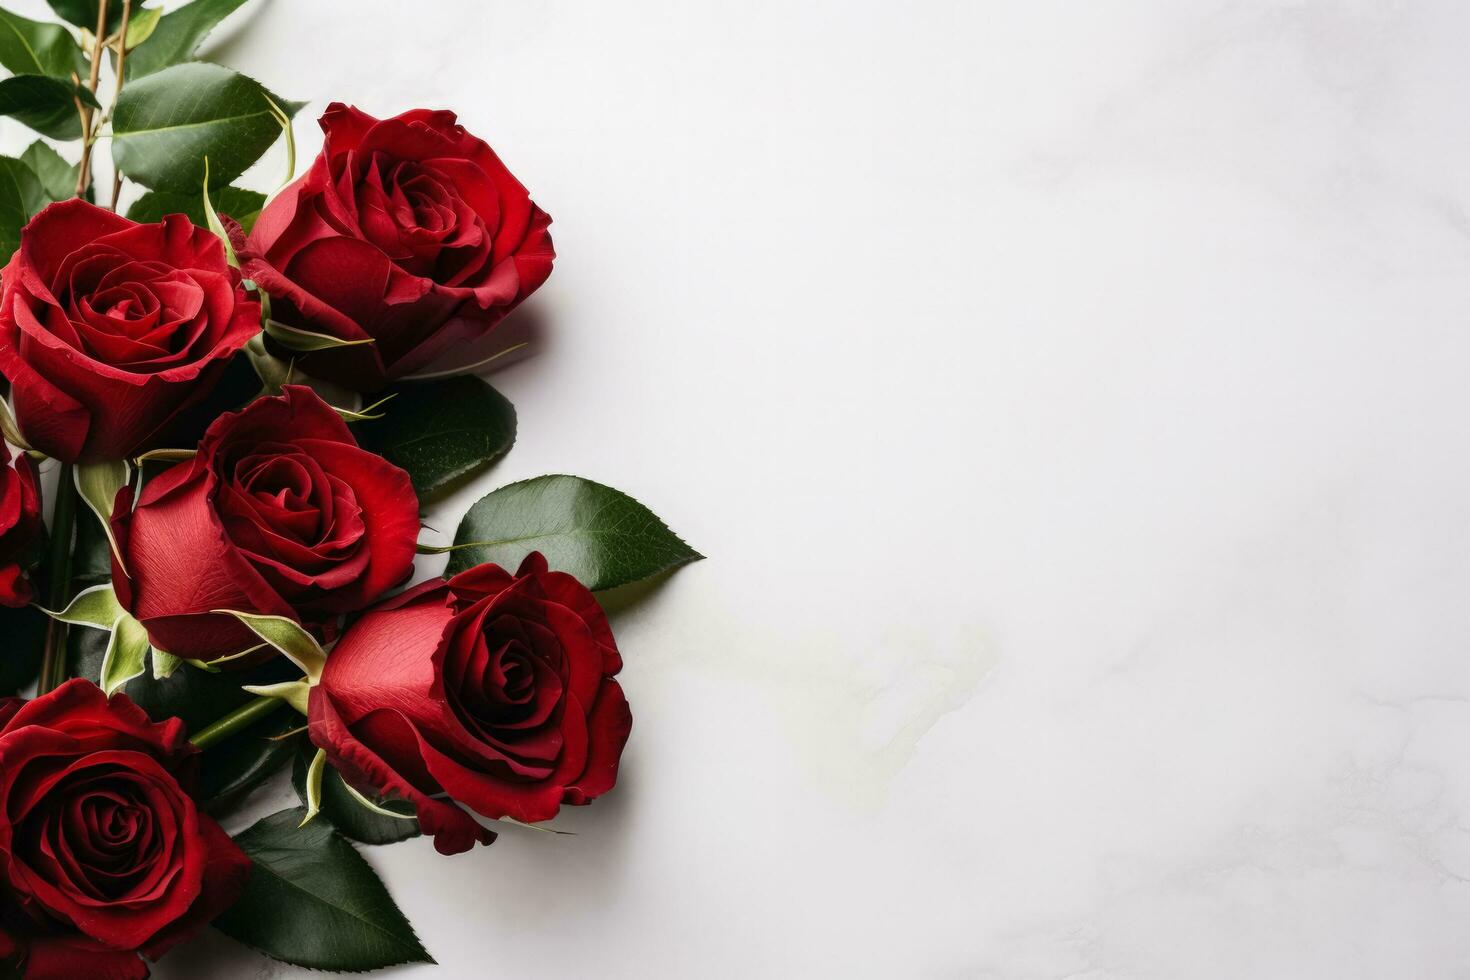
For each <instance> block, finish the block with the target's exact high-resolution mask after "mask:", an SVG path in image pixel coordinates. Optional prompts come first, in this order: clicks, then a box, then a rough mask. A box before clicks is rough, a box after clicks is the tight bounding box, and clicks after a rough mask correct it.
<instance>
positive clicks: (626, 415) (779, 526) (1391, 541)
mask: <svg viewBox="0 0 1470 980" xmlns="http://www.w3.org/2000/svg"><path fill="white" fill-rule="evenodd" d="M18 6H20V7H21V9H23V10H26V11H29V10H31V9H32V8H37V7H39V3H30V4H25V5H18ZM249 9H250V10H251V11H252V13H253V16H252V17H251V18H250V19H249V20H250V22H249V23H248V25H247V24H245V23H244V20H245V18H243V17H237V18H235V19H232V20H231V21H230V23H229V25H227V28H226V29H225V30H223V31H222V32H221V34H220V35H219V37H218V38H217V40H216V43H214V44H213V45H212V46H211V49H210V50H209V51H208V52H207V53H209V54H210V55H211V56H212V57H215V58H217V59H218V60H221V61H223V62H225V63H227V64H230V65H232V66H233V67H236V68H238V69H240V70H243V71H246V72H248V73H250V74H253V75H255V76H257V77H259V78H260V79H261V80H262V81H264V82H266V83H267V84H268V85H269V86H271V87H272V88H274V89H275V90H276V91H278V92H280V93H281V94H282V95H285V96H287V97H291V98H301V99H308V98H309V99H312V100H313V101H312V103H311V105H310V106H309V107H308V109H307V110H304V111H303V112H302V113H301V115H300V116H299V117H298V118H299V120H300V122H299V124H298V126H297V129H298V135H299V139H300V142H301V144H302V149H303V156H304V158H305V157H307V156H309V154H310V153H312V152H314V151H315V150H316V148H317V147H318V146H319V142H320V136H319V133H318V132H317V131H316V127H315V124H314V121H313V120H314V118H315V116H316V115H317V114H319V112H320V110H321V109H322V108H323V107H324V105H325V104H326V102H328V101H330V100H333V99H341V100H344V101H349V102H353V103H356V104H357V105H359V106H360V107H362V108H363V109H365V110H367V111H369V112H372V113H375V114H379V115H388V114H392V113H394V112H397V111H400V110H403V109H407V108H410V107H416V106H428V107H446V108H453V109H456V110H457V111H458V112H459V113H460V115H461V118H462V121H463V122H464V123H465V124H466V125H467V126H468V127H469V128H470V129H471V131H473V132H475V133H477V134H479V135H480V136H482V137H484V138H486V139H487V140H488V141H489V142H491V143H492V144H493V145H494V146H495V147H496V148H497V150H498V151H499V152H500V153H501V154H502V156H503V157H504V159H505V160H506V161H507V163H508V164H509V166H510V167H511V168H512V170H513V171H514V172H515V173H516V174H517V175H519V176H520V177H521V178H522V180H523V181H524V182H525V183H526V184H527V185H528V187H529V188H530V189H531V191H532V193H533V195H534V196H535V198H536V200H537V201H538V202H539V203H541V204H542V205H543V206H544V207H545V208H546V209H547V210H548V211H549V212H550V213H551V214H552V215H553V216H554V217H555V224H554V226H553V234H554V237H555V241H556V246H557V251H558V253H559V257H558V260H557V264H556V269H555V272H554V273H553V275H552V277H551V279H550V281H549V282H548V283H547V285H546V286H545V287H543V288H542V290H541V291H540V293H538V294H537V295H536V297H535V298H534V300H533V301H531V302H530V303H528V304H527V305H526V307H525V308H524V310H523V311H522V312H521V313H520V314H517V316H518V317H520V318H529V319H533V320H534V321H535V322H536V324H537V325H538V327H539V328H540V332H541V334H542V340H541V343H540V345H539V348H538V352H537V356H535V357H533V358H531V359H529V360H527V361H523V362H521V363H519V364H517V365H515V366H513V367H511V368H509V369H506V370H504V371H501V372H499V373H497V374H496V375H495V376H494V383H495V384H496V385H497V386H499V387H500V388H501V390H503V391H504V392H505V394H506V395H508V396H509V397H510V398H511V399H512V400H513V401H514V402H515V404H516V407H517V409H518V411H519V417H520V437H519V441H518V444H517V445H516V448H515V450H514V451H513V452H512V453H511V454H510V456H509V457H507V458H506V459H505V460H504V461H503V462H501V463H500V464H499V465H498V466H496V467H495V469H494V470H492V471H491V472H490V473H489V474H487V475H486V476H485V477H483V478H482V479H481V480H479V481H478V482H477V483H476V485H475V487H474V488H473V489H472V490H471V491H467V492H465V493H462V494H460V495H459V496H457V497H455V498H453V499H451V500H449V501H447V502H445V503H444V504H443V505H442V506H440V507H437V508H435V510H434V511H433V513H432V514H431V517H430V521H429V522H430V523H431V524H434V525H435V526H436V527H439V528H442V529H444V530H445V531H448V532H452V529H453V527H454V525H455V523H456V522H457V520H458V518H459V516H460V515H461V513H462V512H463V510H464V509H465V508H466V507H467V506H468V505H469V503H470V502H471V501H472V500H473V499H475V498H476V497H477V496H478V495H479V494H481V493H483V492H485V491H487V490H489V489H491V488H493V487H495V486H498V485H500V484H502V483H506V482H510V481H512V480H516V479H521V478H525V477H530V476H535V475H539V474H542V473H548V472H572V473H577V474H581V475H585V476H588V477H592V478H595V479H597V480H599V481H602V482H605V483H610V484H612V485H614V486H617V487H619V488H621V489H623V490H626V491H627V492H629V493H631V494H633V495H635V496H636V497H638V498H639V499H641V500H643V501H644V502H645V503H647V504H648V505H650V506H651V507H652V508H653V509H654V510H655V511H656V512H657V513H659V514H660V515H661V516H662V517H664V518H665V519H666V520H667V521H668V522H669V523H670V524H671V525H672V526H673V527H674V528H675V529H676V530H677V531H679V532H681V533H682V534H683V535H684V536H685V537H686V538H687V539H688V540H689V541H690V542H691V543H692V544H693V545H694V546H695V547H697V548H698V549H700V550H701V551H703V552H704V553H706V554H707V555H709V556H710V557H709V560H708V561H705V562H701V563H698V564H696V565H693V566H691V567H689V568H686V569H684V570H682V571H680V572H678V573H677V574H676V575H674V576H673V577H672V578H671V579H669V580H668V581H667V582H665V583H663V584H662V585H660V586H659V587H658V588H656V589H654V590H653V591H651V592H650V593H649V594H648V595H646V596H644V597H643V598H642V599H641V600H639V601H637V602H635V603H631V604H627V605H626V606H625V607H624V608H620V609H618V610H617V611H616V615H615V619H614V627H615V629H616V631H617V634H618V637H619V641H620V644H621V646H622V648H623V650H624V653H625V657H626V661H627V666H626V668H625V670H624V673H623V675H622V681H623V683H624V685H625V687H626V689H627V691H628V695H629V698H630V700H631V703H632V706H633V713H634V719H635V722H634V731H633V737H632V741H631V742H630V744H629V746H628V750H627V752H626V754H625V755H624V758H623V771H622V777H621V779H620V782H619V785H618V787H617V789H616V790H615V791H614V792H613V793H612V794H611V795H610V796H608V797H607V798H605V799H603V800H599V801H598V802H597V803H595V804H594V805H592V806H591V807H589V808H586V809H579V810H574V811H571V812H566V813H565V814H564V816H563V817H562V818H559V819H558V821H557V825H558V826H560V827H563V828H565V829H569V830H573V831H575V832H576V834H577V836H575V837H555V836H550V835H543V834H537V833H533V832H525V831H516V830H514V829H512V830H510V831H509V832H507V833H506V834H504V835H503V836H502V838H501V840H500V841H499V842H498V843H497V844H496V845H495V846H493V847H492V848H489V849H484V850H480V851H477V852H475V853H473V854H469V855H462V856H459V857H456V858H442V857H439V856H438V855H436V854H435V853H434V852H433V850H432V848H431V846H430V845H429V844H427V843H425V842H423V841H414V842H410V843H406V844H402V845H396V846H393V847H389V848H377V849H371V850H370V851H369V852H368V853H369V857H370V859H371V860H372V861H373V863H374V865H375V866H376V867H377V868H378V869H379V870H380V871H381V872H382V874H383V876H384V878H385V880H386V881H387V883H388V884H389V886H390V888H391V889H392V891H393V893H394V895H395V896H396V898H397V900H398V902H399V903H400V905H401V906H402V908H403V909H404V911H405V912H406V913H407V914H408V915H409V917H410V918H411V919H412V921H413V923H414V925H415V926H416V927H417V928H418V930H419V933H420V935H421V936H422V938H423V940H424V942H425V944H426V945H427V946H428V948H429V949H430V950H431V951H432V953H433V954H434V955H435V956H436V957H437V958H438V959H439V961H440V964H441V966H439V967H438V968H437V969H436V968H432V967H416V968H412V969H406V970H402V971H399V972H398V973H395V974H394V975H395V976H399V975H401V976H404V977H414V978H423V980H428V978H431V977H443V978H449V977H480V976H485V977H525V976H532V977H538V978H540V977H553V978H554V977H567V978H572V977H587V976H599V977H619V978H622V977H626V978H645V977H671V978H672V977H692V976H700V977H812V976H837V975H841V976H865V977H866V976H871V977H897V976H914V977H936V978H960V977H965V978H985V980H1061V978H1064V977H1068V978H1073V980H1155V978H1157V980H1165V978H1178V977H1199V978H1220V980H1226V978H1230V980H1234V978H1239V977H1245V976H1249V977H1252V978H1257V980H1265V978H1281V980H1299V978H1322V980H1341V978H1381V977H1400V976H1414V977H1466V976H1470V929H1467V928H1466V924H1467V922H1470V886H1467V883H1466V882H1467V876H1470V751H1467V750H1470V700H1466V699H1470V658H1467V653H1470V604H1467V602H1466V595H1467V587H1470V557H1467V547H1470V517H1467V507H1466V501H1467V500H1470V465H1467V458H1470V456H1467V451H1466V450H1467V435H1470V432H1467V429H1470V395H1467V384H1466V377H1467V368H1470V360H1467V358H1470V342H1467V339H1466V337H1467V334H1466V331H1467V323H1470V279H1467V271H1470V212H1467V203H1470V199H1467V194H1470V185H1467V180H1470V141H1467V133H1470V124H1467V121H1470V115H1467V106H1470V61H1467V60H1466V58H1465V56H1464V39H1465V37H1466V36H1467V32H1470V10H1467V8H1465V7H1464V6H1463V5H1460V4H1456V3H1436V2H1402V3H1392V4H1389V3H1382V2H1369V0H1359V2H1325V0H1323V2H1319V0H1299V2H1291V3H1287V2H1264V0H1253V2H1234V3H1222V2H1218V0H1216V2H1204V0H1112V2H1106V3H1081V2H1070V3H1069V2H1060V0H1050V2H1011V3H964V2H938V0H930V2H923V3H877V2H871V0H862V2H858V0H822V2H815V0H807V2H800V3H793V2H790V0H784V2H775V0H745V2H741V3H733V4H715V3H709V2H689V0H637V2H630V0H624V2H621V3H598V2H592V0H584V2H571V0H558V2H548V3H531V2H485V0H454V2H449V0H444V2H437V3H426V2H419V3H413V4H404V3H398V2H385V0H377V2H364V0H312V2H300V0H294V2H287V0H260V2H257V3H255V4H252V5H251V8H249ZM0 126H3V127H4V129H3V135H4V137H5V146H6V147H10V148H12V149H14V148H18V147H19V146H20V145H21V142H22V140H23V136H22V134H21V131H20V127H19V126H18V125H16V124H14V123H12V122H9V121H6V122H3V123H0ZM280 167H281V158H280V155H279V153H275V154H273V155H272V156H271V157H269V158H268V159H267V160H266V161H265V162H264V163H263V164H262V166H261V167H260V168H258V169H257V170H256V171H253V172H252V174H251V175H250V178H249V179H250V180H251V181H252V182H253V183H254V185H255V186H257V187H260V188H261V189H269V188H270V187H272V186H273V184H274V181H275V180H276V179H277V177H278V174H279V170H280ZM284 802H286V799H285V798H284V797H283V798H280V799H276V798H268V799H261V800H258V801H257V807H256V809H257V811H259V812H268V811H269V810H271V809H273V808H275V807H276V806H277V805H281V804H283V803H284ZM157 974H158V975H159V976H161V977H164V978H184V977H196V976H205V975H209V976H260V977H270V976H281V977H286V976H290V977H296V976H301V977H305V976H310V975H311V974H307V973H305V972H302V971H293V970H291V969H289V968H276V967H273V966H268V965H265V963H264V961H263V960H260V959H259V958H257V957H254V956H253V955H251V954H247V953H245V952H242V951H240V950H239V949H238V947H235V946H234V945H233V944H232V943H230V942H229V941H228V940H225V939H223V938H221V937H217V936H216V937H213V938H206V939H204V940H201V941H200V942H197V943H195V944H193V945H192V946H190V947H188V948H187V949H185V950H181V951H179V952H177V953H175V954H172V955H171V956H170V957H169V958H168V959H167V960H165V962H164V965H163V966H162V967H161V968H159V969H158V971H157Z"/></svg>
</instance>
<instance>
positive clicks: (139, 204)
mask: <svg viewBox="0 0 1470 980" xmlns="http://www.w3.org/2000/svg"><path fill="white" fill-rule="evenodd" d="M72 180H76V176H75V175H73V176H72ZM209 196H210V199H211V200H212V201H213V202H214V208H215V210H216V211H218V212H219V213H220V214H224V215H229V216H230V217H231V218H234V219H235V220H236V221H238V222H240V226H241V227H242V228H244V229H245V230H246V231H247V232H248V231H249V230H250V226H251V225H253V224H255V219H256V217H258V216H259V215H260V209H261V208H262V207H264V206H265V195H264V194H261V193H258V192H257V191H247V190H243V189H242V188H239V187H211V188H210V189H209ZM166 214H183V215H188V218H189V220H190V221H192V222H193V223H194V224H195V225H197V226H198V227H200V228H203V227H205V226H206V225H207V224H208V219H207V218H206V217H205V216H204V200H203V197H202V196H201V195H200V194H198V193H197V192H196V193H193V194H175V193H172V192H170V191H149V192H148V193H146V194H144V195H143V196H142V197H140V198H138V199H137V200H136V201H134V202H133V206H132V207H130V208H128V217H129V218H131V219H132V220H133V221H140V222H143V223H144V224H153V223H155V222H159V221H162V220H163V216H164V215H166Z"/></svg>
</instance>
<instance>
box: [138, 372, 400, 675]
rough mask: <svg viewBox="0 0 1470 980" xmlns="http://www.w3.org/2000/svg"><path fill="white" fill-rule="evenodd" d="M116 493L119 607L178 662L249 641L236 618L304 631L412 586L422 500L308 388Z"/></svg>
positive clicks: (290, 389)
mask: <svg viewBox="0 0 1470 980" xmlns="http://www.w3.org/2000/svg"><path fill="white" fill-rule="evenodd" d="M132 498H133V494H132V491H131V489H130V488H124V489H123V490H122V491H120V492H119V493H118V496H117V501H116V502H115V504H114V509H113V515H112V526H113V531H114V534H115V536H116V538H117V542H118V547H119V550H120V551H121V552H122V557H123V563H124V567H123V568H116V567H115V568H114V570H113V576H112V580H113V587H114V588H115V589H116V591H117V596H118V600H119V601H120V602H121V603H122V604H123V606H124V607H125V608H127V610H128V611H129V612H131V613H132V614H133V616H134V617H135V618H137V619H138V620H140V621H141V622H142V623H143V625H144V626H145V627H147V629H148V634H149V636H150V637H151V638H152V640H153V642H154V644H155V645H157V646H158V647H159V648H160V649H163V650H167V651H168V652H169V653H172V654H174V655H176V656H180V657H187V658H197V659H203V660H210V659H214V658H216V657H221V656H225V655H227V654H231V653H236V652H238V651H241V650H243V649H245V648H247V647H250V646H254V645H256V643H257V642H258V640H257V639H256V637H255V636H254V634H252V633H251V632H250V631H249V630H247V629H246V628H245V627H244V626H242V625H241V624H240V623H239V622H238V621H237V620H236V619H235V618H234V617H232V616H226V615H216V614H213V613H212V612H211V610H217V609H230V610H235V611H238V612H251V613H267V614H270V615H277V616H288V617H291V618H293V619H296V620H297V621H298V622H302V623H305V624H306V625H308V626H313V625H318V624H321V623H324V622H326V621H328V620H330V619H332V618H334V617H336V616H338V615H340V614H342V613H346V612H352V611H355V610H358V609H361V608H363V607H364V606H367V605H368V604H369V603H371V602H372V601H373V600H374V599H376V598H378V596H380V595H382V594H383V593H384V592H386V591H387V590H388V589H390V588H392V587H393V586H395V585H397V584H398V583H400V582H402V581H403V580H404V579H405V578H407V577H408V575H409V573H410V572H411V570H412V567H413V556H414V547H415V541H416V539H417V537H418V530H419V516H418V498H417V497H415V496H414V492H413V487H412V485H410V483H409V480H408V474H407V473H405V472H403V471H402V470H400V469H399V468H398V467H396V466H394V465H393V464H391V463H389V462H388V461H387V460H385V459H383V458H382V457H381V456H377V455H375V454H373V453H370V452H368V451H367V450H365V449H360V448H358V445H357V441H356V440H355V439H354V438H353V437H352V433H351V432H349V431H348V429H347V425H346V423H344V422H343V421H342V419H341V417H340V416H339V415H338V414H337V413H336V411H335V410H333V409H332V408H331V406H329V405H327V403H326V402H324V401H322V400H321V398H319V397H318V396H317V395H316V393H315V392H313V391H312V390H311V389H310V388H303V387H299V386H295V385H291V386H287V388H286V389H285V393H284V394H282V395H280V396H277V397H273V398H258V399H256V400H255V401H253V402H251V403H250V404H249V405H247V406H246V407H245V408H244V409H243V410H241V411H239V412H234V413H230V414H226V415H222V416H220V417H219V418H218V419H217V420H215V422H214V424H213V425H211V426H210V427H209V431H208V432H206V433H205V435H204V439H203V441H201V442H200V444H199V453H198V455H196V456H195V457H194V458H193V459H192V460H189V461H187V462H183V463H177V464H175V465H174V466H172V467H170V468H169V469H167V470H165V471H164V472H163V473H161V474H159V475H158V476H157V477H155V478H154V479H152V480H150V481H148V483H146V484H145V485H144V487H143V492H142V494H141V495H140V496H139V498H138V502H137V505H136V506H134V504H133V500H132Z"/></svg>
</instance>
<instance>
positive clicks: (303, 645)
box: [210, 609, 327, 683]
mask: <svg viewBox="0 0 1470 980" xmlns="http://www.w3.org/2000/svg"><path fill="white" fill-rule="evenodd" d="M210 611H211V612H216V613H220V614H221V615H228V616H234V617H235V618H236V619H238V620H239V621H240V622H242V623H244V624H245V625H246V626H248V627H250V629H251V631H252V632H253V633H254V634H255V635H256V636H258V637H260V638H261V639H262V640H264V641H265V642H267V643H269V644H270V645H271V646H273V647H275V648H276V649H277V650H279V651H280V652H281V653H283V654H285V655H286V656H287V657H288V658H289V659H290V660H291V662H292V663H294V664H295V665H296V666H297V667H299V668H300V669H301V672H302V673H303V674H305V675H306V676H307V677H308V678H309V679H310V680H311V681H312V682H313V683H315V682H316V681H317V680H318V679H320V677H321V676H322V668H323V667H325V666H326V665H327V655H326V653H325V652H324V651H323V650H322V647H321V644H319V643H317V641H316V637H314V636H312V635H311V634H310V633H308V632H306V630H305V628H303V627H302V625H301V624H300V623H298V622H296V621H295V620H294V619H287V618H286V617H285V616H265V615H261V614H259V613H245V612H239V611H238V610H235V609H212V610H210Z"/></svg>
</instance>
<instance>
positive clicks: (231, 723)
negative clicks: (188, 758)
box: [189, 698, 286, 749]
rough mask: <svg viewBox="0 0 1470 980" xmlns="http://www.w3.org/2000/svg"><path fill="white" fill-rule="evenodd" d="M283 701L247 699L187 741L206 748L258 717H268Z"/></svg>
mask: <svg viewBox="0 0 1470 980" xmlns="http://www.w3.org/2000/svg"><path fill="white" fill-rule="evenodd" d="M285 703H286V702H285V701H283V700H281V699H280V698H255V699H254V700H252V701H247V702H245V703H244V704H242V705H241V706H240V707H238V708H236V709H235V710H234V711H231V712H230V713H229V714H227V715H225V716H224V717H223V718H220V719H218V720H217V721H214V722H212V723H210V724H208V725H206V726H205V727H203V728H201V729H200V730H199V731H198V732H196V733H195V734H194V737H193V738H191V739H189V741H191V742H193V743H194V744H195V745H197V746H198V747H199V748H201V749H207V748H209V747H210V746H211V745H213V744H214V743H216V742H219V741H221V740H223V739H226V738H229V737H230V736H231V735H234V734H235V733H236V732H238V731H240V730H241V729H244V728H249V727H250V726H251V725H253V724H255V723H256V722H257V721H260V719H262V718H267V717H269V716H270V715H272V714H274V713H275V712H276V711H277V710H278V709H279V708H280V707H281V706H282V705H284V704H285Z"/></svg>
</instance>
